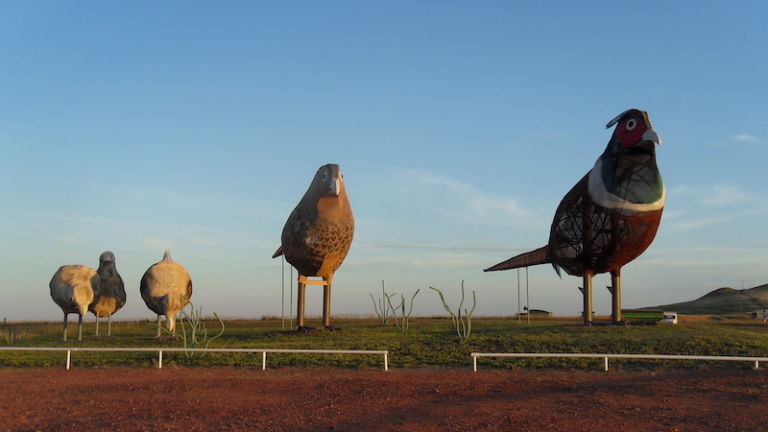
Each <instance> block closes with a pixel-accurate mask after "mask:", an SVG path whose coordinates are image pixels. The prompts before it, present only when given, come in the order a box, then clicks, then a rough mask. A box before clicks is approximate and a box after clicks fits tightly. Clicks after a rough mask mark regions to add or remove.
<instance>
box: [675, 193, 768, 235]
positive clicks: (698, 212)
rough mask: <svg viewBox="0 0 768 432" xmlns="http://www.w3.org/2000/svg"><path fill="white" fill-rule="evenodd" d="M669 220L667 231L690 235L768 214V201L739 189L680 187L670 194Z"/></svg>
mask: <svg viewBox="0 0 768 432" xmlns="http://www.w3.org/2000/svg"><path fill="white" fill-rule="evenodd" d="M669 196H670V198H671V199H670V201H669V203H668V204H669V207H672V209H673V210H672V211H670V212H669V213H668V214H665V218H666V219H669V222H670V223H668V224H665V229H669V230H671V231H687V230H697V229H702V228H705V227H708V226H712V225H720V224H724V223H727V222H732V221H734V220H738V219H742V218H746V217H750V216H753V215H755V214H761V213H764V212H765V211H766V207H767V206H766V204H765V202H766V199H765V198H764V197H762V196H761V195H759V194H757V193H754V192H751V191H746V190H744V188H742V187H741V186H739V185H734V184H715V185H705V186H691V185H679V186H675V187H673V188H671V189H670V190H669Z"/></svg>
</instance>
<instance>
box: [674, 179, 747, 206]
mask: <svg viewBox="0 0 768 432" xmlns="http://www.w3.org/2000/svg"><path fill="white" fill-rule="evenodd" d="M669 193H670V195H672V196H674V197H677V198H678V199H691V200H693V201H694V203H695V204H696V205H699V206H703V207H728V206H734V205H740V204H746V203H749V202H755V201H758V197H756V196H754V195H753V194H750V193H748V192H746V191H745V190H744V189H743V188H742V187H741V186H739V185H728V184H716V185H707V186H690V185H679V186H675V187H673V188H671V189H670V190H669Z"/></svg>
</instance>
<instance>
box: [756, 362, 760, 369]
mask: <svg viewBox="0 0 768 432" xmlns="http://www.w3.org/2000/svg"><path fill="white" fill-rule="evenodd" d="M758 369H760V361H759V360H755V370H758Z"/></svg>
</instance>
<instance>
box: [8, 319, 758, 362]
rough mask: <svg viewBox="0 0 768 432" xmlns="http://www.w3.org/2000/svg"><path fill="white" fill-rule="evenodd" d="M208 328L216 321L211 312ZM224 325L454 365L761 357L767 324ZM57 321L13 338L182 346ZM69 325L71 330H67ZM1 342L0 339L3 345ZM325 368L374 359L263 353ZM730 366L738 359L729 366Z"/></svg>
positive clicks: (265, 343) (89, 358)
mask: <svg viewBox="0 0 768 432" xmlns="http://www.w3.org/2000/svg"><path fill="white" fill-rule="evenodd" d="M207 324H208V326H209V327H210V328H217V325H218V323H217V322H216V321H213V320H210V321H208V322H207ZM225 324H226V331H225V332H224V335H223V336H222V337H220V338H219V339H216V340H215V341H213V343H211V345H210V347H211V348H300V349H355V350H388V351H389V353H390V365H391V367H394V368H405V367H460V368H468V367H469V365H470V364H471V359H470V353H471V352H542V353H547V352H565V353H569V352H573V353H582V352H583V353H633V354H637V353H640V354H700V355H734V356H736V355H738V356H768V326H766V325H765V324H763V323H762V321H748V320H742V319H739V320H733V319H732V320H725V319H719V320H716V319H707V320H698V321H697V322H695V323H691V324H685V323H683V324H680V325H677V326H672V325H668V326H661V325H660V326H649V325H642V326H627V327H611V326H595V327H583V326H581V325H580V322H579V321H578V320H576V319H559V318H536V319H533V320H532V321H531V324H530V325H526V324H525V321H523V323H522V325H520V324H518V322H517V320H514V319H501V318H475V319H474V320H473V332H472V336H471V337H470V338H469V339H468V340H464V341H462V340H460V339H459V338H458V336H457V335H456V333H455V331H454V330H453V329H452V327H451V321H450V319H448V318H445V319H435V318H413V319H412V322H411V329H410V331H409V332H408V333H407V334H403V333H402V332H401V331H400V330H399V329H397V328H395V327H394V326H393V325H391V326H388V327H381V326H379V324H378V322H377V320H375V319H337V320H335V321H334V325H336V326H338V327H341V328H342V329H343V330H341V331H338V332H332V333H326V332H311V333H306V334H305V333H295V332H293V331H288V330H282V329H281V323H280V320H260V321H248V320H236V321H225ZM60 325H61V324H60V323H52V322H51V323H16V324H14V326H15V328H16V330H17V332H19V333H21V332H24V337H23V338H21V339H17V340H15V341H14V343H13V346H34V347H41V346H51V347H66V346H80V347H158V348H159V347H178V348H181V347H182V341H181V339H180V338H179V339H176V340H172V339H167V338H166V339H162V340H156V339H155V338H154V337H153V336H154V335H155V332H156V327H155V322H154V321H137V322H117V323H113V324H112V334H113V336H112V337H109V338H108V337H103V336H102V337H100V338H98V339H97V338H94V337H93V336H92V333H93V323H92V322H88V323H87V324H86V326H85V327H84V331H83V333H84V335H85V340H84V341H83V342H74V341H69V342H62V341H61V327H60ZM74 333H75V326H71V327H70V335H69V336H70V338H72V337H74V336H75V334H74ZM7 345H8V344H7V343H4V341H3V340H0V346H7ZM72 361H73V367H76V368H83V367H92V368H95V367H115V366H121V367H151V366H153V365H155V363H156V361H157V354H156V353H120V352H117V353H92V352H78V353H73V355H72ZM600 361H601V360H599V359H482V360H480V363H481V366H482V367H483V368H485V367H498V368H516V367H526V368H530V367H534V368H549V367H566V368H583V369H599V367H600ZM63 362H64V354H63V353H60V352H59V353H55V352H39V353H38V352H0V367H47V366H56V367H61V366H62V365H63ZM164 364H165V365H167V366H171V367H172V366H185V367H187V366H202V367H210V366H245V367H260V366H261V355H260V354H217V353H209V354H205V355H204V356H201V355H195V356H193V357H192V358H188V357H187V356H186V355H184V354H183V353H179V354H172V353H166V354H164ZM315 365H317V366H320V365H323V366H327V365H332V366H336V367H345V368H358V367H375V368H379V367H381V366H382V359H381V357H379V356H360V355H342V356H338V355H315V354H313V355H306V354H270V355H269V357H268V367H269V368H275V367H285V366H302V367H306V366H315ZM737 365H738V366H737ZM718 367H743V368H748V367H751V364H748V363H747V362H745V363H744V364H741V363H736V364H734V363H710V362H693V361H690V362H688V361H648V360H643V361H640V360H616V361H612V362H611V368H612V369H613V368H619V369H621V368H626V369H638V368H639V369H659V368H697V369H701V368H718Z"/></svg>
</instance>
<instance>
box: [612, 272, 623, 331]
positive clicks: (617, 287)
mask: <svg viewBox="0 0 768 432" xmlns="http://www.w3.org/2000/svg"><path fill="white" fill-rule="evenodd" d="M611 285H612V286H613V288H612V289H611V294H613V296H612V297H611V321H612V322H613V323H614V324H619V323H620V322H621V269H616V270H613V271H612V272H611Z"/></svg>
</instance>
